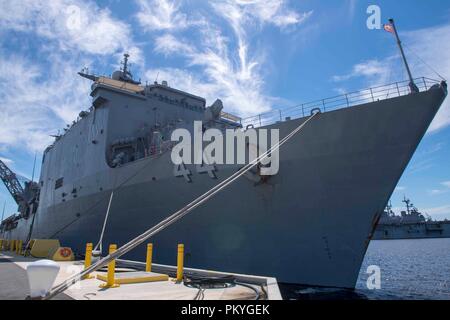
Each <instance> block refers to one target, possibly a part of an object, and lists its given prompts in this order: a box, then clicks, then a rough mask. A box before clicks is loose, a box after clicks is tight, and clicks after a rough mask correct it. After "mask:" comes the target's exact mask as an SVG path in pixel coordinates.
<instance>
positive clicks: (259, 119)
mask: <svg viewBox="0 0 450 320" xmlns="http://www.w3.org/2000/svg"><path fill="white" fill-rule="evenodd" d="M258 117H259V126H260V127H261V115H259V116H258Z"/></svg>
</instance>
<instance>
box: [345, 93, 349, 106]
mask: <svg viewBox="0 0 450 320" xmlns="http://www.w3.org/2000/svg"><path fill="white" fill-rule="evenodd" d="M345 100H347V107H350V103H349V102H348V94H345Z"/></svg>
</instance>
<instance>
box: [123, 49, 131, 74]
mask: <svg viewBox="0 0 450 320" xmlns="http://www.w3.org/2000/svg"><path fill="white" fill-rule="evenodd" d="M129 57H130V55H129V54H128V53H125V54H124V55H123V62H122V63H123V70H122V71H123V74H125V75H126V74H127V72H128V70H127V69H128V58H129Z"/></svg>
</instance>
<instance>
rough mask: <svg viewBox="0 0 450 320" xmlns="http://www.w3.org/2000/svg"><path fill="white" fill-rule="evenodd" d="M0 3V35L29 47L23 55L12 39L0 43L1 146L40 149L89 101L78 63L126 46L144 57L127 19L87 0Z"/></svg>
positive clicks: (100, 59) (101, 59)
mask: <svg viewBox="0 0 450 320" xmlns="http://www.w3.org/2000/svg"><path fill="white" fill-rule="evenodd" d="M0 7H1V8H2V10H1V11H0V33H1V35H2V38H3V39H12V40H14V41H20V43H23V44H24V45H28V46H30V47H33V52H30V53H27V54H26V55H23V54H21V51H20V50H16V49H15V48H14V45H17V43H18V42H14V41H9V42H8V43H6V42H5V41H3V42H2V43H1V45H2V48H1V49H0V52H1V54H2V57H3V58H2V59H1V60H0V108H1V110H2V115H3V117H2V118H0V150H8V149H10V148H18V149H27V150H28V151H30V152H34V151H42V150H43V149H44V148H45V147H46V146H47V145H48V144H49V143H50V142H51V141H52V138H51V137H50V136H49V135H50V134H56V133H57V132H58V130H59V129H61V130H62V128H63V127H65V125H66V124H68V123H71V122H72V121H73V120H75V119H76V117H77V115H78V113H79V111H81V110H86V109H87V108H88V107H89V106H90V103H91V102H90V96H89V88H90V83H89V82H88V81H87V80H83V79H82V78H80V77H79V76H78V75H77V71H79V70H80V69H81V67H83V66H90V65H91V64H93V62H94V61H95V62H98V63H99V64H103V65H106V64H107V62H105V58H104V56H111V55H112V56H115V57H117V58H118V56H119V55H121V54H122V53H123V52H124V51H128V52H130V53H131V54H132V62H134V63H135V64H138V65H142V64H143V57H142V52H141V50H140V48H139V47H137V46H136V45H135V44H134V42H133V39H132V34H131V27H130V26H129V25H128V24H127V23H124V22H123V21H121V20H118V19H115V18H114V17H113V16H112V15H111V13H110V11H109V10H108V9H102V8H100V7H99V6H98V5H97V4H95V3H94V2H92V1H88V0H86V1H83V0H54V1H35V0H23V1H20V2H19V1H5V0H0ZM10 42H12V43H13V44H12V48H10V47H9V46H10V45H11V43H10ZM117 60H119V59H117Z"/></svg>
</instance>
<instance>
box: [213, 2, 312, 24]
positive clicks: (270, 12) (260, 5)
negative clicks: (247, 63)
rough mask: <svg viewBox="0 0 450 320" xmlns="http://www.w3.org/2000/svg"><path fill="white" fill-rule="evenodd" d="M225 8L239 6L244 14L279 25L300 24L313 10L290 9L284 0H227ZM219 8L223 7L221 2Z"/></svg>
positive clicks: (262, 21)
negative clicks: (298, 10)
mask: <svg viewBox="0 0 450 320" xmlns="http://www.w3.org/2000/svg"><path fill="white" fill-rule="evenodd" d="M225 4H227V6H226V7H223V9H225V10H226V9H230V8H232V7H235V8H238V10H239V11H240V12H241V14H242V16H245V15H248V16H251V17H253V18H257V19H258V20H259V22H260V23H267V24H274V25H275V26H277V27H281V28H284V27H287V26H289V25H296V24H300V23H302V22H303V21H305V20H306V19H307V18H308V17H310V16H311V15H312V11H308V12H304V13H299V12H296V11H294V10H292V9H290V8H289V7H288V6H287V5H286V1H284V0H235V1H232V0H230V1H225ZM218 6H219V9H222V8H221V7H222V6H221V5H220V4H219V5H218Z"/></svg>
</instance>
